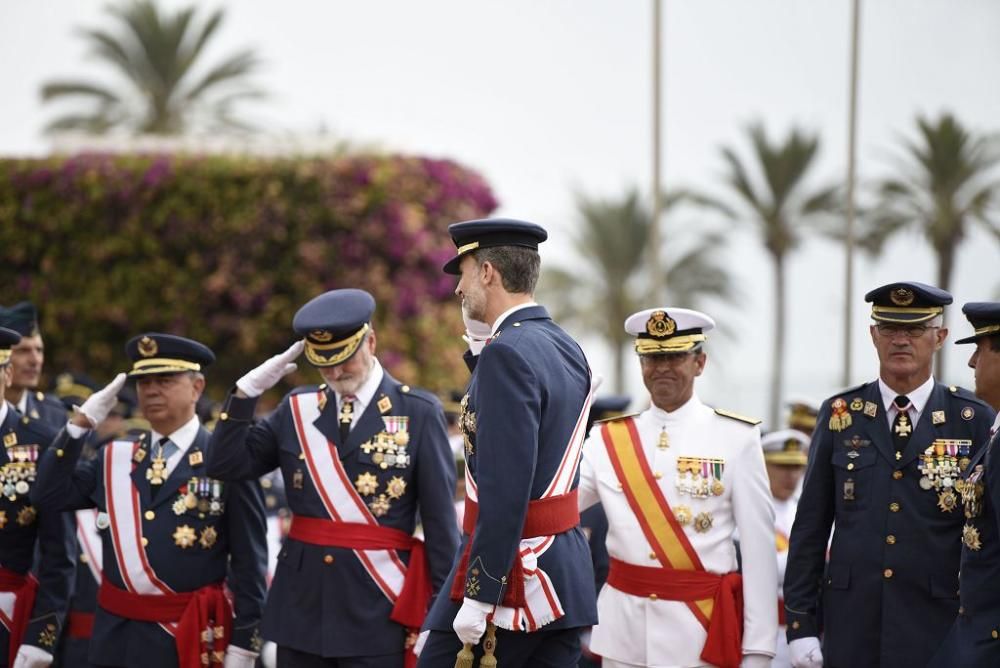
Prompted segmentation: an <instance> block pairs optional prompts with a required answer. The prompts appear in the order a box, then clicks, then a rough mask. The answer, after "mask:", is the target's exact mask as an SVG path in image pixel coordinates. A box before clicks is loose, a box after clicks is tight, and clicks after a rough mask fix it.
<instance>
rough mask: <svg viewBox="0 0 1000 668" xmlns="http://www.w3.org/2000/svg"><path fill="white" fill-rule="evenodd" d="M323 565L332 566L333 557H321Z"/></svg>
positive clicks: (329, 555)
mask: <svg viewBox="0 0 1000 668" xmlns="http://www.w3.org/2000/svg"><path fill="white" fill-rule="evenodd" d="M323 563H324V564H327V565H329V564H332V563H333V555H332V554H328V555H326V556H325V557H323Z"/></svg>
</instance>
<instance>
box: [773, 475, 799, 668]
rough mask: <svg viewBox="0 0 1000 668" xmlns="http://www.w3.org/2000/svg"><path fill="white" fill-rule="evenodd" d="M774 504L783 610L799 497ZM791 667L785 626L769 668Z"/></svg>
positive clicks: (779, 596) (779, 592)
mask: <svg viewBox="0 0 1000 668" xmlns="http://www.w3.org/2000/svg"><path fill="white" fill-rule="evenodd" d="M773 503H774V539H775V547H777V549H778V600H779V601H782V603H781V605H782V609H784V602H783V601H784V595H783V593H782V586H781V585H782V583H783V582H784V581H785V566H786V565H788V538H789V536H791V535H792V524H793V523H794V522H795V509H796V508H798V507H799V496H798V494H794V495H792V496H791V497H789V498H787V499H785V500H784V501H779V500H778V499H773ZM791 665H792V662H791V657H789V655H788V639H787V638H786V637H785V626H784V625H783V624H782V625H781V626H779V627H778V638H777V644H776V645H775V647H774V661H772V662H771V668H789V667H790V666H791Z"/></svg>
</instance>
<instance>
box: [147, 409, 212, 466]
mask: <svg viewBox="0 0 1000 668" xmlns="http://www.w3.org/2000/svg"><path fill="white" fill-rule="evenodd" d="M200 430H201V421H200V420H199V419H198V416H197V415H195V416H193V417H192V418H191V419H190V420H188V421H187V422H185V423H184V425H183V426H182V427H181V428H180V429H178V430H176V431H175V432H174V433H172V434H161V433H159V432H157V431H156V430H155V429H150V446H151V447H155V446H156V444H157V443H158V442H159V441H160V439H161V438H163V437H164V436H166V437H167V438H169V439H170V442H171V443H173V444H174V445H176V446H177V450H176V451H174V452H173V453H172V454H171V455H170V456H169V457H167V464H166V474H167V476H169V475H170V474H171V473H173V472H174V469H175V468H177V462H179V461H180V460H181V457H183V456H184V454H185V453H186V452H187V451H188V448H190V447H191V444H192V443H194V439H196V438H197V437H198V432H199V431H200Z"/></svg>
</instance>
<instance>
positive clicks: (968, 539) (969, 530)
mask: <svg viewBox="0 0 1000 668" xmlns="http://www.w3.org/2000/svg"><path fill="white" fill-rule="evenodd" d="M962 542H963V543H965V546H966V547H967V548H969V549H970V550H972V551H973V552H976V551H978V550H980V549H982V547H983V544H982V542H981V541H980V540H979V529H977V528H976V527H974V526H972V525H971V524H966V525H965V526H964V527H962Z"/></svg>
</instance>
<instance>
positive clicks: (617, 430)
mask: <svg viewBox="0 0 1000 668" xmlns="http://www.w3.org/2000/svg"><path fill="white" fill-rule="evenodd" d="M601 436H602V437H603V438H604V445H605V448H606V449H607V452H608V458H609V459H610V460H611V465H612V466H613V467H614V470H615V473H616V474H617V476H618V480H619V481H620V482H621V483H622V491H623V492H624V493H625V498H626V499H627V500H628V504H629V506H630V507H631V508H632V512H633V514H634V515H635V518H636V520H638V522H639V526H640V528H642V532H643V534H644V535H645V536H646V540H647V541H648V542H649V545H650V547H652V548H653V552H654V553H655V554H656V557H657V559H658V560H659V561H660V563H661V564H662V565H663V566H665V567H666V568H675V569H679V570H688V571H704V570H705V568H704V567H703V566H702V564H701V560H700V559H699V558H698V553H697V552H696V551H695V549H694V548H693V547H692V546H691V543H690V541H688V539H687V536H686V535H685V534H684V529H683V528H682V527H681V525H680V524H678V522H677V519H676V518H675V517H674V513H673V511H672V510H671V509H670V504H668V503H667V500H666V498H664V496H663V493H662V492H661V491H660V487H659V485H658V483H657V482H656V478H654V477H653V472H652V471H651V470H650V469H649V464H648V463H647V462H646V457H645V455H644V454H643V451H642V442H641V441H640V439H639V434H638V432H637V431H636V428H635V421H634V420H633V419H632V418H625V419H623V420H616V421H613V422H605V423H604V426H603V427H602V428H601ZM713 605H714V601H713V600H712V599H702V600H700V601H687V606H688V607H689V608H690V609H691V612H692V613H694V616H695V617H696V618H697V619H698V621H699V622H701V625H702V626H703V627H705V629H706V630H707V629H708V623H709V620H710V619H711V618H712V608H713Z"/></svg>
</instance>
